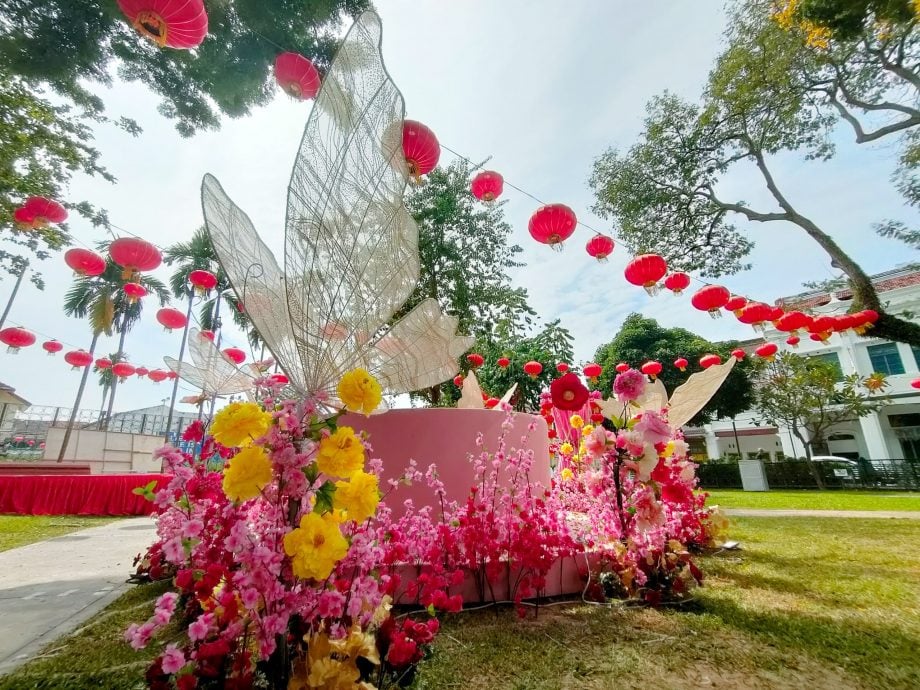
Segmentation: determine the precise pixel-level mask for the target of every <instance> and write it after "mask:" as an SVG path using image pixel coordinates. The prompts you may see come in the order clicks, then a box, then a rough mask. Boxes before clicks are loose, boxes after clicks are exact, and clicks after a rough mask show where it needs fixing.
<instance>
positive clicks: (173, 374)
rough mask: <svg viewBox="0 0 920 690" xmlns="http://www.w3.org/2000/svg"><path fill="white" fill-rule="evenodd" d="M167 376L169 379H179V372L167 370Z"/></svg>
mask: <svg viewBox="0 0 920 690" xmlns="http://www.w3.org/2000/svg"><path fill="white" fill-rule="evenodd" d="M166 378H168V379H177V378H179V374H177V373H176V372H174V371H172V370H170V371H167V372H166Z"/></svg>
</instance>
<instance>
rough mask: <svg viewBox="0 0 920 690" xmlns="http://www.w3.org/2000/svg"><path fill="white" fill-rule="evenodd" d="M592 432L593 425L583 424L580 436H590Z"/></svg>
mask: <svg viewBox="0 0 920 690" xmlns="http://www.w3.org/2000/svg"><path fill="white" fill-rule="evenodd" d="M592 431H594V425H593V424H585V428H584V429H582V430H581V435H582V436H590V435H591V432H592Z"/></svg>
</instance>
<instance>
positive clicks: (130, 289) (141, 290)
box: [121, 283, 147, 304]
mask: <svg viewBox="0 0 920 690" xmlns="http://www.w3.org/2000/svg"><path fill="white" fill-rule="evenodd" d="M121 289H122V290H124V292H125V294H126V295H127V296H128V304H134V303H135V302H137V300H139V299H141V298H142V297H146V296H147V288H145V287H144V286H143V285H141V284H140V283H125V284H124V285H123V286H122V288H121Z"/></svg>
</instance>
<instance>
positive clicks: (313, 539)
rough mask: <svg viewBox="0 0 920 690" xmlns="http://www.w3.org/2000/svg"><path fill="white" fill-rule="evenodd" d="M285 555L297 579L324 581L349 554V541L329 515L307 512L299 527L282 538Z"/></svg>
mask: <svg viewBox="0 0 920 690" xmlns="http://www.w3.org/2000/svg"><path fill="white" fill-rule="evenodd" d="M284 552H285V553H286V554H287V555H288V556H290V557H291V569H292V570H293V571H294V575H296V576H297V577H300V578H303V579H308V578H313V579H316V580H325V579H326V578H327V577H329V574H330V573H331V572H332V569H333V568H335V564H336V563H338V562H339V561H340V560H342V559H343V558H345V554H346V553H348V542H347V541H346V540H345V537H343V536H342V532H341V531H340V530H339V524H338V523H337V522H336V521H335V519H334V518H333V517H332V516H330V515H328V514H327V515H317V514H316V513H307V514H306V515H304V516H303V517H302V518H300V527H298V528H297V529H295V530H292V531H290V532H288V533H287V534H285V535H284Z"/></svg>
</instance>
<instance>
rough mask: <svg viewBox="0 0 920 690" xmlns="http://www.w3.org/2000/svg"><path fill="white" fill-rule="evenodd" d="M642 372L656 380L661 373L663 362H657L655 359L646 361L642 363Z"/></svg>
mask: <svg viewBox="0 0 920 690" xmlns="http://www.w3.org/2000/svg"><path fill="white" fill-rule="evenodd" d="M642 373H643V374H646V375H647V376H651V377H652V380H654V379H655V377H656V376H658V374H660V373H661V362H656V361H654V360H652V361H649V362H646V363H645V364H643V365H642Z"/></svg>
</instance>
